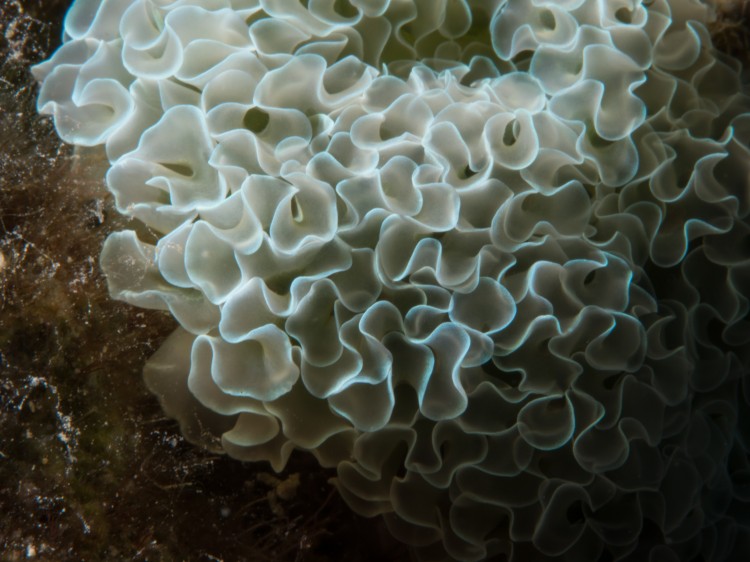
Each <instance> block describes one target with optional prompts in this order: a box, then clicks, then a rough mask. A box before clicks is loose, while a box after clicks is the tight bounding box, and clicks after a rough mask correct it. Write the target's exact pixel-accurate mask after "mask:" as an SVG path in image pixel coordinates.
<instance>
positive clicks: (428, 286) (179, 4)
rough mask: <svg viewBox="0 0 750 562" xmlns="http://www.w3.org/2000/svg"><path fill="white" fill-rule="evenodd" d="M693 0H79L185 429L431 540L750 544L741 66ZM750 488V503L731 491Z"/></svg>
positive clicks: (510, 551) (68, 94) (499, 553)
mask: <svg viewBox="0 0 750 562" xmlns="http://www.w3.org/2000/svg"><path fill="white" fill-rule="evenodd" d="M711 18H712V10H711V7H710V5H709V4H707V3H705V2H702V1H700V0H651V1H641V0H555V1H553V0H390V1H389V0H304V1H296V0H76V2H75V3H74V4H73V6H72V7H71V9H70V11H69V12H68V15H67V18H66V20H65V36H64V39H65V41H64V44H63V45H62V47H60V49H59V50H58V51H57V52H56V53H55V54H54V56H53V57H52V58H51V59H50V60H48V61H46V62H44V63H42V64H40V65H38V66H37V67H35V69H34V73H35V76H36V77H37V78H38V80H39V81H40V82H41V89H40V92H39V99H38V105H39V110H40V111H41V112H42V113H45V114H49V115H52V116H53V118H54V122H55V126H56V128H57V131H58V132H59V134H60V136H61V137H62V138H63V139H64V140H65V141H67V142H69V143H73V144H76V145H82V146H95V145H103V146H104V149H105V150H106V154H107V156H108V158H109V161H110V164H111V165H110V168H109V171H108V173H107V177H106V181H107V186H108V188H109V190H110V191H111V192H112V194H113V195H114V198H115V201H116V205H117V208H118V210H119V211H120V212H122V213H123V214H125V215H128V216H130V217H134V218H136V219H138V220H139V221H141V222H142V223H143V224H144V225H145V226H146V227H148V228H149V229H150V230H151V231H152V232H154V233H156V234H157V238H158V241H157V242H156V244H155V245H153V244H149V243H147V242H145V241H143V240H141V239H139V237H138V235H137V234H136V233H135V232H132V231H125V232H119V233H116V234H114V235H112V236H111V237H110V238H109V239H108V240H107V242H106V244H105V246H104V249H103V251H102V256H101V265H102V268H103V269H104V271H105V273H106V275H107V278H108V283H109V288H110V291H111V294H112V295H113V297H114V298H117V299H121V300H124V301H127V302H129V303H132V304H134V305H136V306H141V307H147V308H157V309H168V310H169V311H171V313H172V314H173V316H174V317H175V319H176V320H177V322H179V325H180V327H179V328H178V329H177V330H176V331H175V332H174V334H173V335H172V336H171V337H170V338H169V339H168V340H167V341H166V342H165V343H164V345H163V347H162V348H161V349H160V350H159V351H158V352H157V353H156V355H155V356H154V357H153V358H152V359H151V360H150V361H149V363H148V364H147V365H146V367H145V378H146V383H147V384H148V386H149V387H150V388H151V389H152V391H153V392H154V393H156V394H157V395H158V396H159V397H160V399H161V401H162V403H163V406H164V409H165V411H166V412H167V413H168V414H169V415H170V416H173V417H174V418H176V419H178V420H179V422H180V424H181V427H182V430H183V431H184V433H185V435H186V436H187V437H188V438H190V439H192V440H194V441H196V442H198V443H202V444H204V445H206V446H210V447H214V448H217V449H219V450H221V451H224V452H226V453H228V454H229V455H231V456H233V457H236V458H238V459H242V460H265V461H268V462H270V463H271V465H272V466H273V468H274V469H275V470H282V469H283V468H284V466H285V463H286V462H287V459H288V458H289V455H290V453H291V451H292V450H294V449H302V450H306V451H309V452H310V453H312V454H313V455H315V457H316V458H317V459H318V461H319V462H320V463H321V464H322V465H324V466H327V467H336V469H337V473H338V477H337V479H336V486H337V487H338V489H339V491H340V492H341V494H342V496H343V497H344V498H345V500H346V501H347V503H348V504H349V505H350V506H351V507H352V508H353V509H354V510H355V511H357V512H359V513H361V514H364V515H368V516H376V515H382V516H383V517H384V518H385V520H386V522H387V524H388V526H389V528H390V529H391V531H392V532H393V534H394V535H395V536H396V537H398V538H400V539H401V540H403V541H405V542H407V543H409V544H411V545H414V548H415V552H416V553H417V555H418V556H419V557H420V559H423V560H429V561H438V560H459V561H463V562H468V561H479V560H489V559H491V560H509V561H524V562H526V561H536V560H567V561H571V562H572V561H575V562H585V561H599V560H633V561H644V560H651V561H682V560H705V561H717V562H718V561H724V560H730V559H733V558H732V557H734V559H737V560H740V559H743V558H742V555H743V553H744V554H747V553H748V552H750V550H749V549H750V532H748V529H749V528H748V527H747V526H746V525H747V524H748V523H750V521H748V519H749V518H748V517H747V509H748V506H747V502H748V501H750V492H748V490H749V488H748V482H749V481H750V461H749V460H748V447H749V446H750V442H749V441H748V439H749V438H750V435H749V434H748V432H747V428H748V423H750V381H748V367H750V347H748V346H749V345H750V300H749V299H750V224H748V214H749V213H750V154H749V153H748V150H749V149H748V143H750V113H748V112H750V97H748V96H747V95H745V93H743V87H742V84H741V81H740V73H739V71H740V68H739V63H737V62H736V61H734V60H733V59H729V58H727V57H725V56H724V55H721V54H720V53H718V52H716V51H715V50H714V49H713V48H712V46H711V41H710V37H709V35H708V32H707V30H706V27H705V26H706V24H707V22H709V21H710V20H711ZM743 510H744V513H745V516H744V518H743V516H742V512H743Z"/></svg>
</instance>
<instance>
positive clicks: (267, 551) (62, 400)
mask: <svg viewBox="0 0 750 562" xmlns="http://www.w3.org/2000/svg"><path fill="white" fill-rule="evenodd" d="M68 4H69V2H68V0H19V1H14V0H11V1H9V2H5V3H3V4H2V5H0V31H2V33H0V61H5V62H4V63H3V66H2V68H1V69H0V107H2V109H3V111H1V112H0V131H3V133H2V135H3V136H2V137H1V138H0V514H2V515H1V516H0V553H2V554H1V555H0V558H2V560H8V561H13V560H29V559H31V560H33V559H38V560H45V561H51V562H56V561H63V560H65V561H67V560H76V561H80V560H83V561H89V560H90V561H98V560H150V561H158V560H164V561H167V560H170V561H171V560H191V561H192V560H206V561H209V560H232V561H242V560H247V561H253V562H264V561H267V562H277V561H278V562H285V561H295V562H327V561H328V562H333V561H338V560H351V561H354V562H356V561H360V562H365V561H368V560H373V561H375V560H378V561H380V560H392V561H398V560H407V559H408V556H407V553H406V551H405V549H404V548H403V547H401V546H400V545H398V544H396V543H395V541H394V540H393V539H391V538H389V537H388V535H387V533H385V532H384V531H383V529H382V523H380V522H379V520H377V521H376V520H364V519H362V518H359V517H355V516H353V515H352V514H350V512H349V511H348V509H347V508H346V507H345V506H344V504H343V502H342V501H341V499H340V498H339V497H338V496H337V495H336V494H335V493H334V492H333V488H332V487H331V486H330V484H329V483H328V479H329V478H330V477H331V476H332V472H331V471H327V470H322V469H320V468H319V466H318V464H317V462H316V461H315V460H314V459H313V458H312V457H311V456H309V455H305V454H301V453H300V454H296V453H295V454H294V455H293V457H292V460H291V461H290V463H289V468H288V469H287V471H285V472H284V473H283V474H281V475H273V474H271V471H270V468H269V467H268V465H266V464H263V463H258V464H249V463H241V462H238V461H235V460H232V459H229V458H227V457H225V456H219V455H215V454H211V453H208V452H205V451H203V450H200V449H198V448H196V447H194V446H192V445H190V444H188V443H186V442H185V441H184V440H183V438H182V436H181V435H180V432H179V428H178V427H177V425H176V423H174V422H173V421H171V420H168V419H166V418H165V417H164V415H163V413H162V412H161V409H160V407H159V405H158V403H157V401H156V399H155V398H153V397H152V396H151V395H150V394H149V393H148V392H147V390H146V388H145V386H144V384H143V382H142V378H141V370H142V367H143V364H144V362H145V361H146V359H147V358H148V357H149V356H150V355H151V354H152V353H153V352H154V351H155V350H156V349H157V348H158V346H159V345H160V343H161V341H162V340H163V339H164V338H165V337H166V335H167V334H168V333H169V332H170V331H171V330H172V329H173V328H174V325H175V324H174V320H173V319H172V317H171V316H170V315H169V314H168V313H164V312H159V311H148V310H142V309H137V308H133V307H130V306H128V305H125V304H123V303H120V302H116V301H113V300H112V299H111V298H110V297H109V295H108V294H107V288H106V282H105V280H104V278H103V276H102V274H101V272H100V270H99V264H98V256H99V252H100V249H101V246H102V243H103V241H104V239H105V238H106V236H107V235H108V234H109V233H111V232H113V231H116V230H121V229H123V228H135V227H136V225H133V224H130V223H129V222H128V221H127V219H125V218H123V217H121V216H119V215H118V214H117V213H116V212H115V211H114V209H113V207H112V201H111V197H110V196H109V194H108V193H107V192H106V189H105V188H104V184H103V176H104V173H105V171H106V167H107V162H106V159H105V158H104V156H103V154H102V151H101V149H89V150H74V149H73V148H71V147H70V146H66V145H64V144H62V143H61V142H60V141H59V139H58V138H57V136H56V134H55V130H54V127H53V125H52V122H51V120H50V119H48V118H40V117H39V116H37V114H36V111H35V98H36V86H35V84H34V82H33V79H32V78H31V76H30V74H29V73H28V66H29V64H31V63H34V62H37V61H40V60H43V59H44V58H46V57H47V56H49V54H50V53H51V52H52V51H53V50H54V49H55V48H56V46H57V44H56V43H57V41H58V38H59V37H60V30H61V22H62V16H63V13H64V11H65V9H66V8H67V5H68ZM43 19H46V22H45V21H42V20H43Z"/></svg>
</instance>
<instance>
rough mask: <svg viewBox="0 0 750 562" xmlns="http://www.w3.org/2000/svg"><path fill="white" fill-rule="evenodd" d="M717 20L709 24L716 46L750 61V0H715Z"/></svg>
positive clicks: (736, 56)
mask: <svg viewBox="0 0 750 562" xmlns="http://www.w3.org/2000/svg"><path fill="white" fill-rule="evenodd" d="M713 3H714V6H715V8H716V20H715V21H714V22H712V23H711V24H709V26H708V29H709V31H710V32H711V37H712V38H713V42H714V45H715V46H716V48H717V49H718V50H719V51H721V52H723V53H725V54H727V55H730V56H732V57H735V58H736V59H738V60H739V61H740V62H742V64H743V66H744V68H745V69H747V68H748V64H749V63H750V1H748V0H714V2H713Z"/></svg>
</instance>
